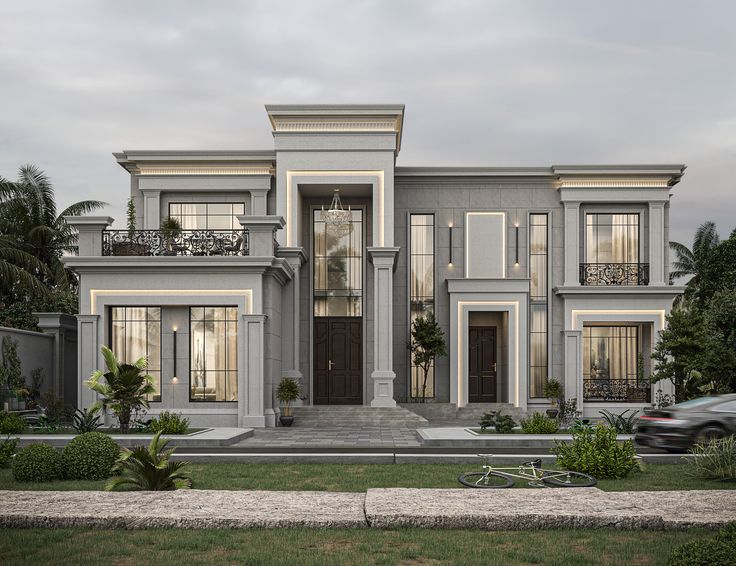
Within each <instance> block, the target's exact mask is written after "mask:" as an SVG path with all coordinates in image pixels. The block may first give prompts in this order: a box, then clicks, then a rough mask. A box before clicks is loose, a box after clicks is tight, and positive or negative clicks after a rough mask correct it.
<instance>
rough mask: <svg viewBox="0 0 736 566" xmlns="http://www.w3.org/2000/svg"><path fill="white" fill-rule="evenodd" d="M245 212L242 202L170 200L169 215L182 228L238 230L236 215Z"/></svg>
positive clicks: (238, 224)
mask: <svg viewBox="0 0 736 566" xmlns="http://www.w3.org/2000/svg"><path fill="white" fill-rule="evenodd" d="M243 214H245V204H243V203H242V202H172V203H169V216H171V217H173V218H176V219H177V220H178V221H179V223H180V224H181V229H182V230H240V229H241V228H242V226H241V224H240V222H238V219H237V216H238V215H243Z"/></svg>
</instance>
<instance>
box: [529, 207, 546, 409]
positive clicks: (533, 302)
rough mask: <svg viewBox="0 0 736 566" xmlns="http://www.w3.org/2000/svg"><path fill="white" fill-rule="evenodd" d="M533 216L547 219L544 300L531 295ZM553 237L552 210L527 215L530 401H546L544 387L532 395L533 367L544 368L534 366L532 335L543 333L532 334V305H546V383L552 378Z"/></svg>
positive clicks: (537, 211)
mask: <svg viewBox="0 0 736 566" xmlns="http://www.w3.org/2000/svg"><path fill="white" fill-rule="evenodd" d="M532 216H544V217H546V220H547V221H546V224H545V227H546V237H545V253H544V255H545V257H546V262H545V267H546V269H545V283H546V284H545V289H544V292H545V296H544V299H543V300H542V299H539V298H536V299H535V298H532V293H531V276H532V261H531V258H532ZM551 235H552V211H551V210H530V211H529V212H528V213H527V266H528V267H527V275H528V277H529V279H530V285H529V314H528V316H529V323H528V328H529V373H528V380H529V383H528V393H527V397H528V399H530V400H533V399H546V397H544V393H543V391H544V387H543V388H542V391H541V392H539V395H532V377H533V376H532V368H533V367H542V366H533V365H532V355H531V351H532V350H531V342H532V340H531V339H532V335H533V334H541V332H532V311H533V309H532V305H537V306H540V305H544V306H545V328H544V335H545V350H546V358H547V363H546V365H545V367H546V377H545V381H546V380H547V379H549V377H550V367H552V357H551V354H552V344H551V342H552V341H551V340H550V337H551V334H550V328H551V326H552V301H551V300H550V294H551V293H550V291H551V289H552V281H551V276H550V274H551V272H552V269H551V267H552V261H551V255H550V243H551ZM534 255H542V254H534Z"/></svg>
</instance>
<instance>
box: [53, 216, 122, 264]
mask: <svg viewBox="0 0 736 566" xmlns="http://www.w3.org/2000/svg"><path fill="white" fill-rule="evenodd" d="M64 220H66V223H67V224H69V226H71V227H72V228H74V229H75V230H76V231H77V232H78V233H79V237H78V238H77V248H78V249H79V255H80V256H101V255H102V232H103V231H104V230H106V229H107V227H108V226H110V225H111V224H112V223H113V219H112V218H110V217H109V216H65V217H64Z"/></svg>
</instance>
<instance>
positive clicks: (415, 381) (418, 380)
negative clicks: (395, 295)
mask: <svg viewBox="0 0 736 566" xmlns="http://www.w3.org/2000/svg"><path fill="white" fill-rule="evenodd" d="M409 311H410V312H409V331H410V332H411V324H412V323H413V322H414V320H416V319H417V318H419V317H420V316H425V315H427V314H428V313H434V312H435V311H434V214H410V215H409ZM409 365H410V368H411V396H412V397H421V396H422V386H423V384H424V371H423V370H422V369H421V368H419V367H416V366H414V365H413V364H412V363H411V359H410V361H409ZM425 393H426V397H434V363H433V364H432V367H431V368H430V369H429V374H428V375H427V387H426V391H425Z"/></svg>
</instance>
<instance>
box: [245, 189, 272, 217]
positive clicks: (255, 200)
mask: <svg viewBox="0 0 736 566" xmlns="http://www.w3.org/2000/svg"><path fill="white" fill-rule="evenodd" d="M268 191H269V189H251V190H250V213H251V214H252V215H253V216H266V214H268V211H267V208H266V199H267V198H268Z"/></svg>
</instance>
